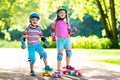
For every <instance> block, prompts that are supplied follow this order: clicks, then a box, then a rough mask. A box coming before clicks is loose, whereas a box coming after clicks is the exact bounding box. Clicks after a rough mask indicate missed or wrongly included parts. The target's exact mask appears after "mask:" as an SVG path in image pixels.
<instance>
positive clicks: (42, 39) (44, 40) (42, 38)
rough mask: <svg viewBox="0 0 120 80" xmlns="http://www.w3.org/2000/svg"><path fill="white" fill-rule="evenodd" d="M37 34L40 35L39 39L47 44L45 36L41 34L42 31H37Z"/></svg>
mask: <svg viewBox="0 0 120 80" xmlns="http://www.w3.org/2000/svg"><path fill="white" fill-rule="evenodd" d="M39 36H40V37H41V41H43V42H44V43H45V44H46V45H49V42H48V41H47V39H46V37H45V36H43V34H42V31H41V30H40V31H39Z"/></svg>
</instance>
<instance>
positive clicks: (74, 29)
mask: <svg viewBox="0 0 120 80" xmlns="http://www.w3.org/2000/svg"><path fill="white" fill-rule="evenodd" d="M75 32H77V27H73V28H72V29H71V28H70V24H69V23H68V33H69V35H71V34H74V33H75Z"/></svg>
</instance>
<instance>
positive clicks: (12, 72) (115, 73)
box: [0, 48, 120, 80]
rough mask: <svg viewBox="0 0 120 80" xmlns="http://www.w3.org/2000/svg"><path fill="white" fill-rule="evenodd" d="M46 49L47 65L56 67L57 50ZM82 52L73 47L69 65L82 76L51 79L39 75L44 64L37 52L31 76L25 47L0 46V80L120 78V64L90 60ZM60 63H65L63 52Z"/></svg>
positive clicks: (110, 79) (119, 79)
mask: <svg viewBox="0 0 120 80" xmlns="http://www.w3.org/2000/svg"><path fill="white" fill-rule="evenodd" d="M46 51H47V53H48V62H49V65H51V66H52V67H53V68H54V69H56V63H57V61H56V53H57V51H56V50H55V49H46ZM82 53H85V50H81V49H73V56H72V59H71V65H73V66H75V67H76V68H78V69H80V70H81V72H82V75H83V76H82V77H73V76H68V75H64V76H63V78H62V79H53V78H50V77H41V76H39V72H40V70H41V68H42V67H43V66H44V64H43V61H42V60H40V59H39V56H38V54H36V58H37V60H36V63H35V71H36V73H37V76H36V77H31V76H30V75H29V63H28V62H27V49H25V50H22V49H11V48H9V49H5V48H0V80H120V66H118V65H110V64H104V63H96V62H90V61H89V59H90V57H89V56H84V55H82ZM62 65H65V54H64V57H63V63H62Z"/></svg>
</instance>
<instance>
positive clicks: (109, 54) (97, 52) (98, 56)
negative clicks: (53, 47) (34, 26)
mask: <svg viewBox="0 0 120 80" xmlns="http://www.w3.org/2000/svg"><path fill="white" fill-rule="evenodd" d="M20 45H21V43H20V41H6V40H0V48H20ZM48 48H49V47H48ZM77 50H78V51H80V52H78V53H80V56H87V57H88V58H90V60H91V61H95V62H105V63H110V64H118V65H120V50H119V49H77ZM81 51H82V52H81Z"/></svg>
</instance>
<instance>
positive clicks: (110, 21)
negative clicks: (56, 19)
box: [71, 0, 120, 48]
mask: <svg viewBox="0 0 120 80" xmlns="http://www.w3.org/2000/svg"><path fill="white" fill-rule="evenodd" d="M71 1H72V0H71ZM119 2H120V0H117V1H116V2H115V1H114V0H79V1H77V0H74V1H72V3H73V7H72V8H73V10H74V13H73V14H72V17H74V18H76V17H77V16H78V17H79V18H80V19H81V20H83V18H82V17H83V15H84V14H85V13H88V14H90V15H91V16H93V18H94V19H95V20H97V21H99V20H100V19H101V18H102V22H103V25H104V29H105V32H106V37H107V38H109V39H110V40H111V43H112V46H111V47H112V48H118V37H117V35H118V34H117V27H118V25H117V24H118V22H119V21H120V19H119V18H120V15H119V10H120V9H119V8H118V7H119ZM78 7H79V9H78ZM97 7H98V8H97Z"/></svg>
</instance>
